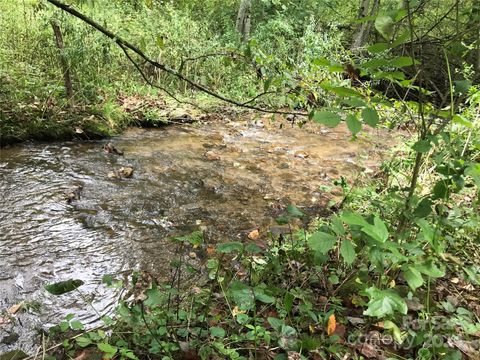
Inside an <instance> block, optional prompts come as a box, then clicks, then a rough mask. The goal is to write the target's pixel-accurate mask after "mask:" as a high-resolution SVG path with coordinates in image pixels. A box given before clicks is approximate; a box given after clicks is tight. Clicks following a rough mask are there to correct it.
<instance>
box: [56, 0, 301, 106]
mask: <svg viewBox="0 0 480 360" xmlns="http://www.w3.org/2000/svg"><path fill="white" fill-rule="evenodd" d="M47 1H48V2H49V3H51V4H52V5H54V6H56V7H57V8H59V9H61V10H63V11H65V12H67V13H69V14H70V15H73V16H75V17H76V18H78V19H80V20H82V21H83V22H85V23H87V24H88V25H90V26H91V27H93V28H94V29H96V30H97V31H99V32H101V33H102V34H103V35H105V36H106V37H108V38H110V39H112V40H113V41H115V43H116V44H117V45H118V46H119V47H120V48H121V49H122V50H123V51H124V52H126V49H129V50H131V51H132V52H134V53H135V54H137V55H138V56H140V57H141V58H142V59H143V60H145V61H146V62H147V63H149V64H151V65H152V66H154V67H156V68H157V69H160V70H161V71H164V72H166V73H168V74H170V75H172V76H175V77H176V78H178V79H180V80H181V81H184V82H186V83H188V84H189V85H191V86H192V87H193V88H195V89H197V90H199V91H202V92H204V93H206V94H208V95H210V96H212V97H214V98H217V99H219V100H222V101H224V102H226V103H229V104H232V105H235V106H239V107H243V108H247V109H251V110H255V111H259V112H263V113H270V114H284V115H289V114H290V115H307V114H306V113H303V112H292V111H281V110H272V109H265V108H261V107H257V106H254V105H249V103H251V101H253V100H249V101H246V102H240V101H237V100H233V99H230V98H227V97H225V96H223V95H221V94H218V93H216V92H214V91H213V90H210V89H209V88H207V87H205V86H203V85H201V84H199V83H197V82H195V81H193V80H191V79H189V78H188V77H186V76H184V75H183V74H181V73H180V72H178V71H177V70H175V69H173V68H170V67H168V66H167V65H165V64H162V63H159V62H158V61H155V60H152V59H151V58H149V57H148V56H147V55H146V54H145V53H144V52H143V51H141V50H140V49H139V48H138V47H136V46H135V45H133V44H131V43H130V42H128V41H126V40H125V39H123V38H121V37H120V36H118V35H116V34H115V33H113V32H111V31H110V30H108V29H106V28H105V27H103V26H102V25H100V24H99V23H97V22H96V21H94V20H92V19H90V18H89V17H87V16H85V15H84V14H82V13H81V12H79V11H77V10H76V9H74V8H73V7H72V6H70V5H67V4H64V3H62V2H60V1H58V0H47ZM137 69H138V68H137ZM149 84H150V85H151V83H149ZM162 90H164V89H163V88H162ZM167 94H168V92H167ZM256 97H258V96H256ZM256 97H255V98H256ZM255 98H254V99H255Z"/></svg>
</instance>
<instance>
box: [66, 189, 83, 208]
mask: <svg viewBox="0 0 480 360" xmlns="http://www.w3.org/2000/svg"><path fill="white" fill-rule="evenodd" d="M82 190H83V186H82V185H77V186H75V187H74V188H72V189H70V190H67V191H65V200H67V204H70V203H71V202H72V201H73V200H80V194H81V192H82Z"/></svg>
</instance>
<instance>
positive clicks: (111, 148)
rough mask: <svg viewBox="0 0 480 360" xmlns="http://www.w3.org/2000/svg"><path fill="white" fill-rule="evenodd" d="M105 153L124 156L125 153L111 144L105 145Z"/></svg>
mask: <svg viewBox="0 0 480 360" xmlns="http://www.w3.org/2000/svg"><path fill="white" fill-rule="evenodd" d="M103 151H105V152H106V153H107V154H115V155H120V156H121V155H123V151H121V150H118V149H117V148H116V147H115V146H114V145H113V144H112V143H111V142H109V143H107V144H105V145H103Z"/></svg>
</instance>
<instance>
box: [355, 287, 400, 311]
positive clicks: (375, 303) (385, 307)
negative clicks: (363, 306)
mask: <svg viewBox="0 0 480 360" xmlns="http://www.w3.org/2000/svg"><path fill="white" fill-rule="evenodd" d="M366 292H367V295H368V297H369V298H370V301H369V302H368V304H367V306H368V308H367V310H365V311H364V312H363V314H364V315H367V316H373V317H377V318H383V317H385V316H388V315H393V314H394V313H395V312H399V313H401V314H404V315H406V314H407V311H408V307H407V304H406V303H405V300H404V299H403V298H402V297H401V296H400V295H399V294H398V293H397V292H396V291H394V290H392V289H388V290H380V289H377V288H376V287H373V286H372V287H370V288H368V289H367V290H366Z"/></svg>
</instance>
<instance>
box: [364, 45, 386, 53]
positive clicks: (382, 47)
mask: <svg viewBox="0 0 480 360" xmlns="http://www.w3.org/2000/svg"><path fill="white" fill-rule="evenodd" d="M388 49H390V46H389V45H388V44H387V43H376V44H373V45H370V46H369V47H367V50H368V51H370V52H371V53H372V54H378V53H381V52H384V51H386V50H388Z"/></svg>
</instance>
